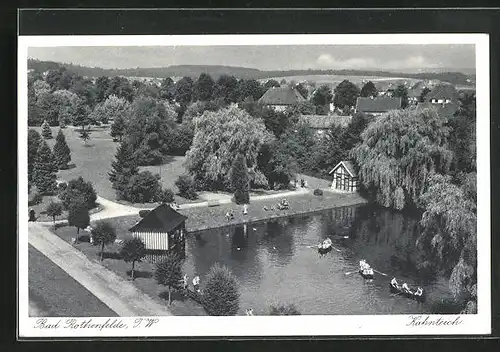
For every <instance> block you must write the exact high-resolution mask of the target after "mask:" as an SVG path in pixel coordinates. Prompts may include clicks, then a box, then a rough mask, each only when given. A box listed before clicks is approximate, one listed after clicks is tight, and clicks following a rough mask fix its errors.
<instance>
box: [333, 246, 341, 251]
mask: <svg viewBox="0 0 500 352" xmlns="http://www.w3.org/2000/svg"><path fill="white" fill-rule="evenodd" d="M332 248H333V249H335V250H336V251H337V252H342V251H341V250H340V249H338V248H335V247H334V246H332Z"/></svg>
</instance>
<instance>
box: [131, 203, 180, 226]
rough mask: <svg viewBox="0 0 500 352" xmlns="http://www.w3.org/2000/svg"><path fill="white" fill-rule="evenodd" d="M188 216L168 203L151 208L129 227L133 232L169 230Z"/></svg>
mask: <svg viewBox="0 0 500 352" xmlns="http://www.w3.org/2000/svg"><path fill="white" fill-rule="evenodd" d="M186 219H187V217H185V216H184V215H182V214H179V213H178V212H177V211H175V210H174V209H172V208H171V207H170V206H169V205H167V204H162V205H160V206H158V207H156V208H155V209H153V210H151V211H150V212H149V213H148V214H147V215H146V216H145V217H144V218H143V219H142V220H141V221H139V222H138V223H137V224H135V226H133V227H132V228H130V229H129V231H131V232H138V231H159V232H169V231H171V230H173V229H175V228H176V227H177V226H179V225H180V224H181V223H183V222H184V221H186Z"/></svg>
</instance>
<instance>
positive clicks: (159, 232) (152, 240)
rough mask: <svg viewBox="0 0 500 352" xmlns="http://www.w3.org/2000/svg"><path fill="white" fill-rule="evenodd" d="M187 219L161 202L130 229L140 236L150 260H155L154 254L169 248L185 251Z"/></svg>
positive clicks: (135, 236)
mask: <svg viewBox="0 0 500 352" xmlns="http://www.w3.org/2000/svg"><path fill="white" fill-rule="evenodd" d="M186 219H187V217H185V216H184V215H182V214H180V213H178V212H177V211H175V210H174V209H172V208H171V207H170V205H168V204H161V205H159V206H158V207H156V208H155V209H153V210H151V211H150V212H149V213H148V214H147V215H146V216H145V217H144V218H142V219H141V220H140V221H139V222H138V223H137V224H135V225H134V226H133V227H132V228H130V229H129V231H130V232H132V236H133V237H134V238H140V239H141V240H142V242H144V246H145V248H146V250H147V251H148V252H149V254H150V255H151V254H153V255H152V256H148V257H147V258H148V260H149V261H154V260H153V258H155V256H154V254H162V253H165V252H167V251H169V250H176V251H177V252H178V253H179V254H181V255H182V254H183V253H184V249H185V237H186Z"/></svg>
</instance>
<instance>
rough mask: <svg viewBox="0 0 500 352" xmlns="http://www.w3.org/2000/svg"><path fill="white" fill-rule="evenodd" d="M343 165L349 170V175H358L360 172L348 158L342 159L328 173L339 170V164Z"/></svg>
mask: <svg viewBox="0 0 500 352" xmlns="http://www.w3.org/2000/svg"><path fill="white" fill-rule="evenodd" d="M341 165H343V166H344V168H345V169H346V170H347V172H348V173H349V175H351V177H358V173H357V172H356V169H355V168H354V165H353V164H352V162H350V161H348V160H342V161H341V162H340V163H338V164H337V165H335V167H334V168H333V169H332V170H331V171H330V172H329V173H328V174H331V173H332V172H335V170H337V169H338V168H339V166H341Z"/></svg>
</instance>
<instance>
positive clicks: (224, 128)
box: [186, 104, 272, 190]
mask: <svg viewBox="0 0 500 352" xmlns="http://www.w3.org/2000/svg"><path fill="white" fill-rule="evenodd" d="M194 125H195V136H194V139H193V144H192V146H191V148H190V149H189V151H188V152H187V153H186V168H187V170H188V171H189V173H190V174H192V175H193V176H194V180H195V182H196V183H197V184H200V185H201V186H203V187H205V189H224V190H230V189H231V184H230V179H229V172H230V170H231V163H232V161H233V160H234V158H235V157H236V155H237V154H238V153H242V154H243V155H245V156H246V160H247V166H248V167H249V169H255V166H256V159H257V154H258V152H259V150H260V146H261V145H262V144H263V143H264V142H265V141H267V140H269V139H271V138H272V137H271V135H270V134H269V132H267V131H266V129H265V126H264V124H263V123H262V122H260V121H258V120H256V119H253V118H251V117H250V115H248V114H247V113H246V112H245V111H243V110H241V109H239V108H238V107H237V106H236V105H234V104H233V105H231V106H229V107H228V108H225V109H221V110H219V111H216V112H210V111H206V112H205V113H204V114H203V116H202V117H200V118H197V119H195V120H194ZM250 181H253V180H252V179H251V180H250Z"/></svg>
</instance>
